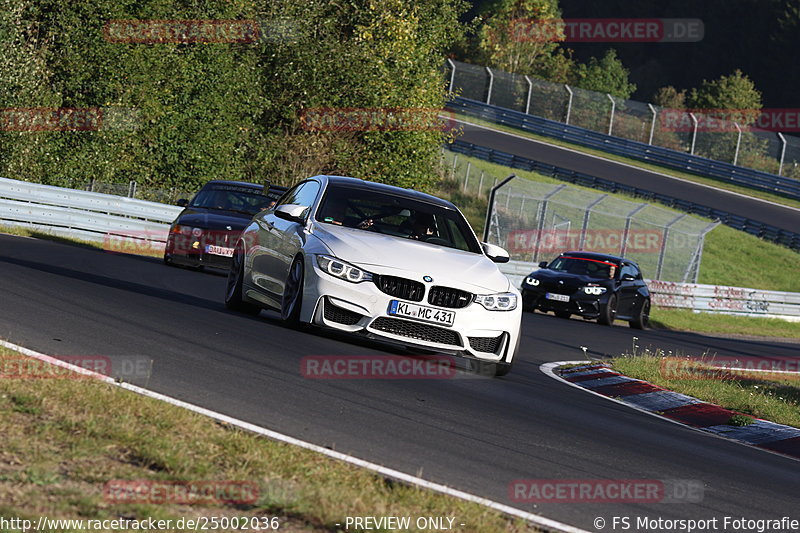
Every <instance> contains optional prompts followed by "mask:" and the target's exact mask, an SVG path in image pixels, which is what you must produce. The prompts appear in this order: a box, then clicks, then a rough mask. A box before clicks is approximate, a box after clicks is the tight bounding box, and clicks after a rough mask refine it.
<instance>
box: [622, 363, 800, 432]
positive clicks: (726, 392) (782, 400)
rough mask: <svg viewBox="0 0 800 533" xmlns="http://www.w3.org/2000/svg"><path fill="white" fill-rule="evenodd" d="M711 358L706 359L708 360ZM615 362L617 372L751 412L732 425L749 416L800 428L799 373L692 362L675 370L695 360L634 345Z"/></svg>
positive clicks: (738, 423) (733, 420)
mask: <svg viewBox="0 0 800 533" xmlns="http://www.w3.org/2000/svg"><path fill="white" fill-rule="evenodd" d="M711 359H712V358H711V357H706V358H704V360H705V361H710V360H711ZM611 363H612V366H613V369H614V370H615V371H617V372H620V373H622V374H624V375H626V376H629V377H632V378H635V379H642V380H645V381H648V382H650V383H652V384H653V385H657V386H659V387H663V388H665V389H669V390H673V391H675V392H680V393H683V394H687V395H689V396H693V397H695V398H699V399H700V400H703V401H706V402H710V403H713V404H716V405H720V406H722V407H725V408H726V409H730V410H733V411H737V412H739V413H743V414H745V415H749V416H748V417H741V416H737V417H733V418H732V420H729V421H728V423H729V424H732V425H746V424H748V423H750V422H751V420H747V418H749V417H756V418H763V419H765V420H770V421H772V422H775V423H778V424H786V425H789V426H794V427H800V388H799V387H798V379H800V378H799V377H797V376H792V377H790V378H782V377H779V376H778V375H777V374H771V375H769V376H764V375H763V374H762V375H759V374H757V373H750V374H746V373H740V374H734V373H731V372H721V371H715V370H713V369H710V368H709V367H708V366H706V365H698V366H694V365H692V366H690V367H688V368H690V369H691V370H692V371H685V370H681V371H680V372H675V371H673V370H671V369H674V368H681V369H685V368H687V367H686V366H670V365H687V364H689V365H691V363H687V362H686V361H685V360H683V359H682V360H675V358H674V356H673V355H671V353H670V354H667V353H665V352H664V351H663V350H658V349H655V350H654V349H645V350H644V352H639V351H637V349H636V348H634V350H633V352H632V353H628V354H625V355H623V356H622V357H617V358H615V359H613V360H612V361H611ZM704 369H705V370H704Z"/></svg>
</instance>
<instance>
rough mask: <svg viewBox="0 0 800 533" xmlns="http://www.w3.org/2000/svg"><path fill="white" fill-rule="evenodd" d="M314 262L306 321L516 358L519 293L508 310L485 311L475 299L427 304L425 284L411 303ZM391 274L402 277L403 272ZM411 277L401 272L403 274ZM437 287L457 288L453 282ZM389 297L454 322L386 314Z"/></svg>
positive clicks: (309, 267)
mask: <svg viewBox="0 0 800 533" xmlns="http://www.w3.org/2000/svg"><path fill="white" fill-rule="evenodd" d="M314 263H315V261H314V260H313V259H311V260H307V261H306V276H305V280H306V282H305V284H304V293H303V306H302V309H303V311H302V314H301V319H302V320H303V321H305V322H311V323H314V324H317V325H320V326H325V327H329V328H333V329H337V330H340V331H345V332H349V333H354V334H358V335H362V336H366V337H369V338H373V339H377V340H382V341H387V342H390V343H394V344H401V345H403V346H407V347H413V348H423V349H426V350H433V351H437V352H443V353H447V354H453V355H458V356H461V357H467V358H472V359H478V360H481V361H490V362H506V363H510V362H511V360H512V359H513V357H514V352H515V350H516V346H517V342H518V338H519V332H520V325H521V320H522V307H521V303H522V302H521V300H520V299H519V296H518V297H517V307H516V309H514V310H512V311H489V310H487V309H485V308H484V307H483V306H481V305H480V304H478V303H475V302H472V303H470V304H469V305H467V306H466V307H462V308H445V307H440V306H436V305H432V304H430V303H429V302H428V299H427V298H428V291H429V289H430V286H433V285H434V284H425V285H426V286H425V295H424V297H423V299H422V301H411V300H406V299H403V298H399V297H397V296H392V295H390V294H386V293H384V292H382V291H381V290H380V289H379V288H378V286H377V285H376V284H375V283H374V282H371V281H364V282H361V283H350V282H347V281H344V280H340V279H338V278H335V277H333V276H331V275H329V274H327V273H325V272H322V271H321V270H320V269H319V268H318V267H317V266H316V265H315V264H314ZM390 275H396V276H402V273H394V272H393V273H391V274H390ZM410 276H411V275H410V274H409V273H405V277H410ZM437 281H438V280H437ZM435 285H439V286H447V287H456V288H458V284H457V283H456V282H452V283H447V282H446V281H444V282H441V283H436V284H435ZM392 300H397V301H401V302H408V303H411V304H414V305H422V306H425V307H431V308H435V309H437V310H443V311H448V312H452V313H454V314H455V316H454V318H453V324H452V326H445V325H441V324H435V323H431V322H425V321H422V320H419V319H412V318H406V317H397V316H393V315H390V314H389V313H388V310H389V306H390V303H391V301H392Z"/></svg>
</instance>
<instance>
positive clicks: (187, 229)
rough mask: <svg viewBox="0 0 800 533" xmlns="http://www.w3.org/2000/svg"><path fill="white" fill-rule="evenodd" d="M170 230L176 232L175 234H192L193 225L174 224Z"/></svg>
mask: <svg viewBox="0 0 800 533" xmlns="http://www.w3.org/2000/svg"><path fill="white" fill-rule="evenodd" d="M170 231H171V232H172V233H175V234H178V235H187V236H188V235H191V234H192V227H191V226H181V225H180V224H175V225H174V226H172V229H171V230H170Z"/></svg>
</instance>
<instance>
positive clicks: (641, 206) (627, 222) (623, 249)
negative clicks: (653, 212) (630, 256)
mask: <svg viewBox="0 0 800 533" xmlns="http://www.w3.org/2000/svg"><path fill="white" fill-rule="evenodd" d="M647 205H648V204H639V206H638V207H636V208H635V209H634V210H633V211H631V212H630V213H628V214H627V215H626V218H625V229H624V230H623V231H622V244H621V245H620V250H619V255H621V256H622V257H625V252H627V251H628V233H630V231H631V221H632V220H633V216H634V215H635V214H636V213H638V212H639V211H641V210H642V209H644V208H645V207H647Z"/></svg>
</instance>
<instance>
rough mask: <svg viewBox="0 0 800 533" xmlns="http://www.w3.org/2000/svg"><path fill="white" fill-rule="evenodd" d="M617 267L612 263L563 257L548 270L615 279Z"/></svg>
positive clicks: (555, 261)
mask: <svg viewBox="0 0 800 533" xmlns="http://www.w3.org/2000/svg"><path fill="white" fill-rule="evenodd" d="M617 266H618V265H617V264H616V263H612V262H610V261H601V260H599V259H588V258H585V257H574V256H565V255H562V256H559V257H557V258H556V259H555V260H554V261H553V262H552V263H550V264H549V265H547V268H549V269H550V270H555V271H556V272H566V273H568V274H577V275H580V276H590V277H593V278H604V279H608V278H613V277H614V274H615V273H616V271H617Z"/></svg>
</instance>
